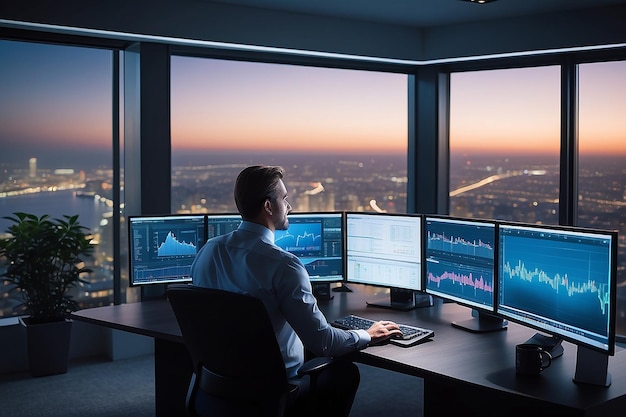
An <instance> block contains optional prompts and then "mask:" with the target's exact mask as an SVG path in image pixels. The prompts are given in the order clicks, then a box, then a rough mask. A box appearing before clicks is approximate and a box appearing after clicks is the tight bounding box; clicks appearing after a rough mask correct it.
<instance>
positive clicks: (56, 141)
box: [0, 41, 113, 318]
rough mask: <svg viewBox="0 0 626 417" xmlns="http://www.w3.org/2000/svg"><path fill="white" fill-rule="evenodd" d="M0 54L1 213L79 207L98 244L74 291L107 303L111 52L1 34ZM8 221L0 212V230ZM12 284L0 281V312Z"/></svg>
mask: <svg viewBox="0 0 626 417" xmlns="http://www.w3.org/2000/svg"><path fill="white" fill-rule="evenodd" d="M0 61H1V62H2V65H0V92H1V93H0V149H2V151H1V152H0V215H1V216H8V215H10V214H11V213H13V212H17V211H22V212H28V213H33V214H36V215H38V216H39V215H43V214H49V215H50V216H52V217H61V216H63V215H74V214H78V215H79V221H80V222H81V224H83V225H84V226H86V227H88V228H89V229H90V230H91V232H92V233H93V237H94V242H96V243H97V250H96V252H95V255H94V258H93V259H91V260H90V261H89V262H90V263H91V265H90V266H91V267H92V268H93V270H94V273H92V274H91V275H90V276H89V277H88V278H87V280H88V281H89V283H88V284H85V285H83V286H81V287H80V288H78V289H76V290H75V294H73V295H74V297H75V298H76V299H77V300H78V301H79V304H80V306H81V307H83V308H85V307H93V306H99V305H105V304H110V303H111V302H112V301H113V271H112V263H113V259H112V258H113V231H112V222H111V216H112V209H111V196H112V140H111V126H112V123H111V117H112V110H111V109H112V101H111V100H112V99H111V97H112V93H111V85H112V75H111V74H112V71H111V68H112V53H111V52H110V51H107V50H100V49H91V48H78V47H68V46H57V45H48V44H46V45H44V44H37V43H26V42H13V41H0ZM10 224H11V223H10V222H9V221H8V220H5V219H3V218H0V234H3V233H5V231H6V229H7V227H8V226H9V225H10ZM0 264H1V262H0ZM3 267H4V266H3V265H0V268H3ZM10 289H11V288H10V287H9V286H8V285H7V284H5V283H4V282H2V281H0V318H1V317H8V316H12V315H16V314H20V313H21V312H22V311H21V310H20V307H19V304H20V302H19V300H20V299H21V298H20V297H19V296H18V295H17V294H15V293H13V294H12V295H8V290H10Z"/></svg>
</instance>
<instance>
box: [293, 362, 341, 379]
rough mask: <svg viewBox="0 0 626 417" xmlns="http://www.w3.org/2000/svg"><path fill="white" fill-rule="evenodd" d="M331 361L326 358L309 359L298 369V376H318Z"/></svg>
mask: <svg viewBox="0 0 626 417" xmlns="http://www.w3.org/2000/svg"><path fill="white" fill-rule="evenodd" d="M333 361H334V359H333V358H326V357H319V358H313V359H309V360H308V361H306V362H305V363H304V364H303V365H302V366H301V367H300V369H298V376H299V377H302V376H304V375H314V374H318V373H319V372H320V371H322V370H324V369H326V367H328V365H330V364H331V363H332V362H333Z"/></svg>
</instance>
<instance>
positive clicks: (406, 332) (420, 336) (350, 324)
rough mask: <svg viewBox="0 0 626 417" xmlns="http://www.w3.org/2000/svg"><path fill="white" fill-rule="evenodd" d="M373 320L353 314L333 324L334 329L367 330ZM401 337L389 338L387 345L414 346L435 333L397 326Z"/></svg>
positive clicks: (414, 327)
mask: <svg viewBox="0 0 626 417" xmlns="http://www.w3.org/2000/svg"><path fill="white" fill-rule="evenodd" d="M375 322H376V321H375V320H372V319H368V318H365V317H359V316H355V315H353V314H351V315H349V316H345V317H341V318H339V319H337V320H335V322H334V323H333V325H335V326H336V327H339V328H342V329H347V330H359V329H360V330H367V329H369V328H370V327H372V325H373V324H374V323H375ZM398 326H400V331H401V332H402V336H401V337H399V338H394V337H392V338H390V339H389V343H392V344H394V345H398V346H404V347H408V346H414V345H417V344H418V343H421V342H424V341H426V340H427V339H430V338H432V337H433V336H434V335H435V332H434V331H432V330H430V329H424V328H421V327H416V326H409V325H406V324H399V323H398Z"/></svg>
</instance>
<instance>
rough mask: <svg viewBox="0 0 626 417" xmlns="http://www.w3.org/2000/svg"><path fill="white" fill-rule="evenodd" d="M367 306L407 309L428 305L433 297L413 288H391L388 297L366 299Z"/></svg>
mask: <svg viewBox="0 0 626 417" xmlns="http://www.w3.org/2000/svg"><path fill="white" fill-rule="evenodd" d="M366 303H367V305H368V306H371V307H381V308H389V309H392V310H400V311H409V310H413V309H414V308H418V307H430V306H432V305H433V297H432V295H430V294H424V293H421V292H418V291H413V290H404V289H400V288H391V291H390V293H389V298H384V299H380V300H375V301H366Z"/></svg>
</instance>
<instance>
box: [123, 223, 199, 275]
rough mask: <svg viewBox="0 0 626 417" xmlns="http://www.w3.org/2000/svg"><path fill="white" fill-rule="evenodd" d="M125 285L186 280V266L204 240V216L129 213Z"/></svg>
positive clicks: (188, 273) (187, 271) (188, 267)
mask: <svg viewBox="0 0 626 417" xmlns="http://www.w3.org/2000/svg"><path fill="white" fill-rule="evenodd" d="M128 239H129V245H128V248H129V264H130V265H129V285H131V286H134V285H146V284H163V283H174V282H190V281H191V276H190V269H191V264H192V262H193V260H194V259H195V257H196V253H197V252H198V250H199V249H200V248H201V247H202V245H204V242H205V241H206V227H205V216H204V215H202V214H198V215H194V214H191V215H166V216H131V217H129V219H128Z"/></svg>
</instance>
